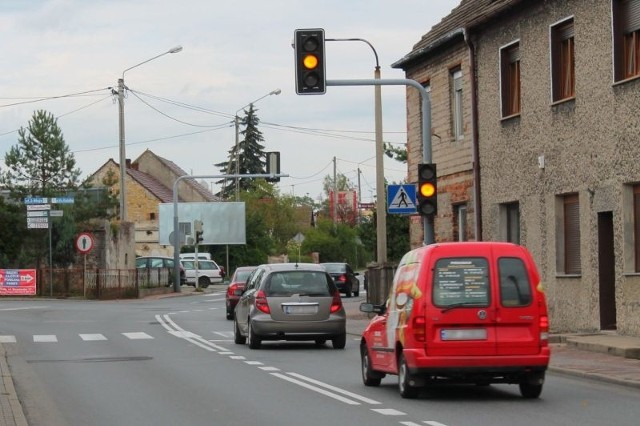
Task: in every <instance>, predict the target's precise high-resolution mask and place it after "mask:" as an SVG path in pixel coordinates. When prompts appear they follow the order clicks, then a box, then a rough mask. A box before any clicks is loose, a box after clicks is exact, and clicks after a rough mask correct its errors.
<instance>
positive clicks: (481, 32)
mask: <svg viewBox="0 0 640 426" xmlns="http://www.w3.org/2000/svg"><path fill="white" fill-rule="evenodd" d="M456 47H459V49H460V51H459V55H460V57H464V58H466V59H461V62H462V71H463V73H462V77H463V80H462V83H463V89H462V90H463V93H467V94H469V99H468V108H469V116H470V119H469V121H468V123H469V126H470V128H471V129H470V133H471V135H474V136H472V139H473V140H472V141H471V145H472V147H473V145H474V144H476V147H475V149H474V148H472V152H475V154H476V156H472V158H475V159H477V162H476V163H477V164H476V167H475V168H474V170H476V172H475V173H474V178H475V182H474V186H475V187H476V188H479V192H478V195H481V197H479V198H478V199H477V200H476V201H479V205H481V209H479V211H478V212H477V213H476V217H477V218H479V219H480V221H479V223H478V224H477V229H478V230H479V233H478V234H477V235H478V239H482V240H506V241H513V242H516V243H520V244H523V245H525V246H527V247H528V248H529V249H530V250H531V251H532V253H533V255H534V257H535V259H536V262H537V264H538V266H539V268H540V272H541V274H542V281H543V284H544V286H545V288H546V293H547V297H548V300H549V309H550V315H551V324H552V326H553V328H554V329H556V330H563V331H596V330H617V331H618V332H619V333H621V334H628V335H640V184H639V183H640V166H638V165H639V164H640V144H639V143H638V141H640V124H639V121H638V116H637V111H638V110H639V109H640V65H639V63H640V0H597V1H596V0H537V1H533V0H463V1H462V2H461V3H460V5H459V6H458V7H457V8H455V9H453V10H452V12H451V13H450V14H449V15H448V16H446V17H445V18H444V19H443V20H442V21H441V22H440V23H439V24H437V25H436V26H434V27H433V28H432V30H431V31H430V32H429V33H427V34H426V35H425V36H423V38H422V40H421V41H420V42H419V43H418V44H417V45H416V46H415V47H414V49H413V50H412V52H410V53H409V54H408V55H407V56H405V58H403V59H402V60H401V61H400V62H399V63H398V64H397V65H398V66H401V67H402V68H403V69H405V70H406V73H407V77H408V78H414V79H418V81H420V82H425V83H430V84H431V86H432V87H431V89H432V96H433V99H432V102H433V104H434V108H433V112H432V113H433V122H434V128H433V131H434V133H438V132H441V131H442V130H440V128H441V127H438V126H441V124H438V123H446V121H447V120H450V121H451V122H453V118H451V117H452V115H451V113H449V115H448V117H449V118H447V117H446V115H447V112H449V111H451V106H450V105H447V104H446V103H447V99H444V100H437V99H436V95H435V90H436V87H435V85H436V80H435V79H434V76H436V75H437V73H438V70H442V71H441V72H442V73H444V72H445V71H444V70H452V68H451V66H452V65H453V66H454V67H455V66H456V65H455V64H456V62H457V61H456V60H454V59H453V58H452V56H451V55H452V54H453V53H454V51H455V49H456ZM465 62H466V64H468V71H467V72H465ZM465 76H466V77H465ZM451 82H452V80H451V79H449V86H451V84H452V83H451ZM440 84H443V85H444V84H446V80H444V79H443V80H442V81H441V83H440ZM449 90H451V88H449ZM443 91H444V89H443ZM414 96H415V95H413V94H412V93H411V90H408V91H407V102H408V111H409V117H408V120H409V123H408V128H409V144H410V155H412V156H413V158H416V155H415V152H418V151H419V150H420V149H421V147H419V146H417V145H419V141H420V135H419V132H420V126H419V123H418V121H417V118H416V117H415V112H414V109H415V105H417V102H416V100H415V99H414ZM439 102H442V103H444V106H442V105H440V106H439V105H437V104H438V103H439ZM449 103H450V102H449ZM439 110H440V111H442V112H438V111H439ZM439 114H443V115H445V116H444V117H443V116H440V115H439ZM465 136H466V133H465ZM436 139H437V138H436ZM447 140H448V143H449V144H450V145H451V148H453V147H454V146H455V144H456V143H457V141H455V140H452V138H448V139H447ZM464 155H468V154H467V153H464ZM433 159H434V162H437V163H438V166H439V167H440V163H442V162H443V161H445V162H447V163H448V159H449V157H447V156H443V151H442V149H440V148H439V147H436V145H435V144H434V154H433ZM415 163H416V161H415V160H412V161H410V163H409V173H410V175H411V174H413V175H414V176H415ZM472 163H474V162H473V161H472ZM450 174H451V173H446V175H445V176H444V177H443V180H444V179H448V178H449V175H450ZM439 185H440V184H439ZM441 196H442V199H445V198H446V197H448V195H444V194H443V195H441ZM439 202H440V204H441V205H442V202H441V201H440V200H439ZM441 220H442V217H441V213H440V212H439V213H438V218H437V219H436V237H437V239H438V240H444V239H448V238H443V235H438V232H440V229H439V227H438V221H441Z"/></svg>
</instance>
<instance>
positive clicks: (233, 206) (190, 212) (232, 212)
mask: <svg viewBox="0 0 640 426" xmlns="http://www.w3.org/2000/svg"><path fill="white" fill-rule="evenodd" d="M173 206H174V205H173V203H161V204H160V206H159V214H160V220H159V224H160V229H159V237H160V244H163V245H173V243H174V239H173V227H174V220H173V215H174V211H173ZM196 220H201V221H202V231H203V232H202V239H203V241H202V242H201V243H200V244H212V245H221V244H246V242H247V237H246V221H245V206H244V203H242V202H216V203H178V233H179V235H180V244H181V245H192V244H193V243H194V241H195V231H194V226H193V223H194V221H196Z"/></svg>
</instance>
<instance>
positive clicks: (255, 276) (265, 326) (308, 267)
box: [233, 263, 347, 349]
mask: <svg viewBox="0 0 640 426" xmlns="http://www.w3.org/2000/svg"><path fill="white" fill-rule="evenodd" d="M346 325H347V318H346V313H345V311H344V306H343V305H342V299H341V298H340V292H339V291H338V289H337V288H336V286H335V284H334V283H333V280H332V279H331V277H330V276H329V274H327V272H326V271H325V269H324V268H323V267H321V266H320V265H317V264H313V263H274V264H265V265H260V266H258V267H257V268H256V270H255V271H254V272H252V273H251V276H250V277H249V279H248V281H247V284H246V289H245V291H244V293H243V294H242V296H241V297H240V300H239V301H238V304H237V305H236V309H235V311H234V322H233V326H234V342H235V343H237V344H244V343H245V342H248V343H249V348H251V349H258V348H260V345H261V344H262V342H263V341H264V340H287V341H290V340H291V341H304V340H313V341H315V343H316V344H317V345H324V344H325V343H326V341H327V340H331V343H332V344H333V347H334V348H335V349H343V348H344V347H345V344H346V342H347V330H346Z"/></svg>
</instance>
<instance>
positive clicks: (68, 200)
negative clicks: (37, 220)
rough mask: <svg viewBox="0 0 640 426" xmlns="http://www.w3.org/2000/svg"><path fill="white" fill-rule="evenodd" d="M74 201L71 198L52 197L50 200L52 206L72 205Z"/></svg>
mask: <svg viewBox="0 0 640 426" xmlns="http://www.w3.org/2000/svg"><path fill="white" fill-rule="evenodd" d="M74 201H75V200H74V198H73V197H52V198H51V203H52V204H73V203H74Z"/></svg>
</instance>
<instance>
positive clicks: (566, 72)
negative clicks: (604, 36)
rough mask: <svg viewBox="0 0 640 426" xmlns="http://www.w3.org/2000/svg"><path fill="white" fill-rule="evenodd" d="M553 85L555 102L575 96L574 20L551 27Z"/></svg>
mask: <svg viewBox="0 0 640 426" xmlns="http://www.w3.org/2000/svg"><path fill="white" fill-rule="evenodd" d="M551 83H552V85H553V92H552V93H553V102H558V101H561V100H565V99H571V98H573V97H574V96H575V52H574V31H573V18H570V19H567V20H565V21H562V22H561V23H559V24H557V25H554V26H552V27H551Z"/></svg>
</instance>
